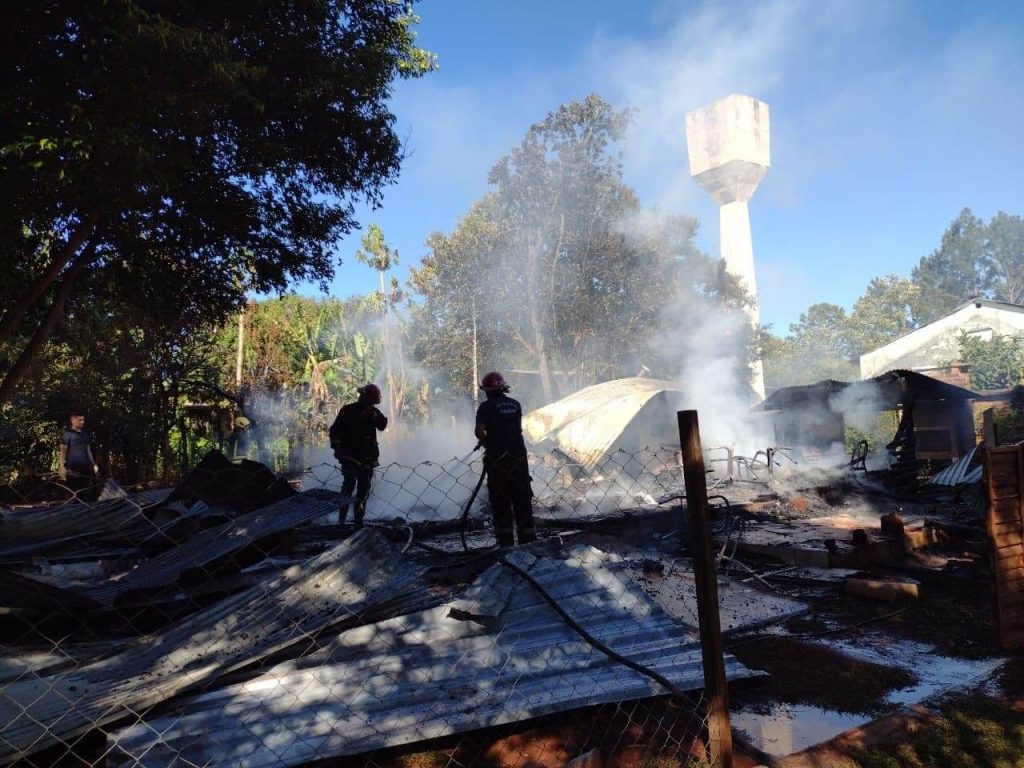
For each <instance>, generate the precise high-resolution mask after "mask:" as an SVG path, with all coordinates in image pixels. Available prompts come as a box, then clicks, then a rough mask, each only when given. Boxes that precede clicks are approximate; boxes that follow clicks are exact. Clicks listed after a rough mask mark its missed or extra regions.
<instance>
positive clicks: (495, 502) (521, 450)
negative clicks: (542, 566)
mask: <svg viewBox="0 0 1024 768" xmlns="http://www.w3.org/2000/svg"><path fill="white" fill-rule="evenodd" d="M480 389H482V390H483V391H484V392H486V393H487V399H486V400H485V401H484V402H482V403H480V407H479V408H477V411H476V430H475V434H476V437H477V439H478V440H479V441H480V442H481V443H483V446H484V448H485V450H486V453H485V454H484V466H485V467H487V493H488V495H489V496H490V500H491V516H492V518H493V519H494V536H495V538H496V539H497V540H498V546H499V547H511V546H513V545H515V543H516V541H515V533H516V532H517V531H518V534H519V543H520V544H529V543H530V542H531V541H536V540H537V531H536V529H535V528H534V524H533V488H531V487H530V466H529V464H528V462H527V457H526V443H525V442H523V408H522V406H521V405H519V402H518V401H517V400H513V399H512V398H511V397H509V396H508V395H507V394H505V393H506V392H508V389H509V388H508V385H507V384H506V383H505V379H504V378H502V375H501V374H500V373H497V372H492V373H488V374H487V375H486V376H484V379H483V381H482V382H480Z"/></svg>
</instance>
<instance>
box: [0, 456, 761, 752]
mask: <svg viewBox="0 0 1024 768" xmlns="http://www.w3.org/2000/svg"><path fill="white" fill-rule="evenodd" d="M482 469H483V464H482V457H481V456H480V455H479V454H471V455H470V456H469V457H467V458H465V459H461V460H458V459H453V460H451V461H447V462H440V463H434V462H424V463H422V464H418V465H415V466H403V465H400V464H389V465H387V466H381V467H378V468H377V469H376V472H375V476H374V480H373V484H372V489H371V493H370V496H369V499H368V503H367V508H366V516H365V520H364V525H363V526H361V527H358V528H357V527H355V526H354V525H352V524H346V525H342V524H340V523H339V519H340V518H339V509H341V508H342V507H344V506H347V505H348V504H349V502H350V501H351V499H349V498H348V497H347V496H343V495H342V494H341V493H340V491H339V489H340V487H341V473H340V470H339V468H338V467H336V466H334V465H328V464H324V465H320V466H315V467H312V468H310V469H308V470H306V471H305V472H303V473H301V474H300V475H298V476H295V477H292V478H288V479H283V478H280V477H277V476H275V475H274V474H273V473H271V472H270V471H269V470H267V469H266V468H265V467H263V466H262V465H259V464H256V463H255V462H248V461H241V462H234V463H233V462H229V461H228V460H227V459H225V458H224V457H222V456H220V455H219V454H211V456H209V457H207V458H206V459H204V461H203V462H201V463H200V464H199V466H198V467H197V468H196V469H195V470H194V471H193V472H192V473H191V474H189V475H188V476H187V477H185V478H184V479H183V480H182V482H180V483H179V484H178V485H176V486H175V487H173V488H163V489H153V490H145V491H133V492H125V491H124V490H123V489H121V488H119V487H118V486H117V485H116V483H113V482H111V481H107V482H105V483H97V484H96V485H93V486H88V487H84V488H81V487H80V488H77V489H73V488H72V487H71V486H70V485H69V484H68V483H62V482H60V481H59V480H58V479H57V478H53V479H52V480H49V481H47V482H44V483H40V484H39V485H38V486H35V487H33V488H31V489H27V490H26V489H24V488H22V489H19V490H17V491H15V489H13V488H6V489H0V495H2V498H0V502H2V505H3V506H2V507H0V764H4V765H8V764H16V765H19V766H40V767H42V766H57V765H59V766H64V765H68V766H71V765H90V766H175V768H178V767H179V766H221V765H225V766H227V765H230V766H236V765H237V766H242V765H244V766H307V765H324V766H326V765H331V766H359V767H360V768H362V767H363V766H374V767H379V768H392V767H400V768H435V767H436V768H447V767H448V766H464V767H466V768H477V767H480V768H483V767H485V766H486V767H487V768H497V767H499V766H501V767H504V766H509V767H511V766H542V767H543V768H556V766H557V767H559V768H560V767H561V766H564V765H566V764H568V763H569V762H570V761H573V760H576V761H577V765H580V764H582V765H586V766H609V767H613V768H620V767H621V768H627V767H628V768H662V767H663V768H676V767H677V766H679V767H685V766H702V765H708V764H710V763H709V761H710V760H711V755H712V752H713V750H712V749H711V747H712V744H711V741H710V739H712V738H714V736H711V737H709V722H708V716H707V706H706V704H705V694H704V675H703V671H702V654H701V641H700V637H699V632H698V629H697V627H698V623H699V622H698V611H697V600H696V594H695V586H694V580H693V578H692V576H693V573H692V569H691V568H690V567H689V565H688V563H689V560H688V557H689V553H687V552H686V551H685V546H684V540H683V537H682V525H681V523H682V520H683V514H682V508H681V507H680V506H679V504H680V501H679V499H680V497H681V496H682V495H683V494H684V491H683V479H682V468H681V464H680V457H679V449H678V448H676V449H673V448H657V449H645V450H643V451H639V452H635V453H629V454H627V453H621V452H620V453H612V454H609V455H608V456H607V457H605V459H604V460H602V461H601V462H600V463H598V464H597V465H596V466H595V467H593V468H591V469H589V470H585V469H584V467H583V466H582V465H580V464H579V463H574V462H572V461H570V460H568V459H567V458H566V457H565V456H562V455H560V454H557V453H552V454H548V455H544V456H531V457H530V463H529V471H530V475H531V477H532V488H533V493H534V499H533V514H534V518H535V521H536V524H537V533H538V540H537V541H536V542H535V543H532V544H529V545H527V546H520V547H513V548H508V547H505V548H498V547H496V546H495V537H494V533H495V532H494V526H493V521H492V518H491V514H490V510H489V499H488V491H487V486H486V484H484V483H482V482H481V473H482ZM477 489H479V490H478V492H476V493H475V491H477ZM348 522H349V523H351V518H348ZM725 670H726V675H727V677H728V678H729V679H736V678H740V677H744V676H747V675H750V674H752V673H751V671H750V670H747V669H745V668H744V667H743V666H742V665H741V664H740V663H739V662H738V661H736V660H735V659H733V658H732V657H726V658H725ZM712 731H713V729H712Z"/></svg>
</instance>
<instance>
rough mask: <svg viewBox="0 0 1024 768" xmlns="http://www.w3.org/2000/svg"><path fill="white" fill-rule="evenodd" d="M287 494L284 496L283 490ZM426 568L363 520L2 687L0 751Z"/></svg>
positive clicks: (296, 633) (263, 644)
mask: <svg viewBox="0 0 1024 768" xmlns="http://www.w3.org/2000/svg"><path fill="white" fill-rule="evenodd" d="M289 501H290V500H289ZM422 572H423V569H422V568H420V567H418V566H414V565H412V564H411V563H410V562H409V561H408V560H407V559H405V558H404V557H403V556H402V555H400V554H399V553H398V550H397V549H396V548H395V547H394V546H392V545H391V544H390V543H389V542H388V541H387V539H385V538H384V537H383V536H381V535H380V534H379V533H377V532H375V531H372V530H364V531H361V532H359V533H357V534H356V535H354V536H352V537H350V538H349V539H347V540H346V541H345V542H343V543H342V544H339V545H338V546H337V547H334V548H333V549H331V550H328V551H327V552H325V553H323V554H322V555H320V556H318V557H316V558H313V559H312V560H310V561H309V562H308V563H304V564H302V565H301V566H294V567H292V568H289V569H287V570H286V571H284V572H283V573H281V574H279V575H278V576H277V577H276V578H274V579H273V580H270V579H268V580H266V581H265V582H264V583H262V584H259V585H256V586H254V587H251V588H250V589H247V590H245V591H244V592H241V593H238V594H237V595H234V596H232V597H230V598H228V599H226V600H223V601H221V602H219V603H216V604H215V605H213V606H211V607H209V608H207V609H204V610H202V611H200V612H198V613H196V614H195V615H193V616H192V617H190V618H189V619H188V620H186V621H183V622H179V623H178V624H176V625H175V626H174V627H172V628H171V629H169V630H168V631H166V632H163V633H160V634H159V635H155V636H150V637H146V638H142V639H140V640H138V641H136V642H134V643H133V644H131V645H130V646H129V647H128V648H127V649H126V650H125V651H124V652H123V653H119V654H117V655H115V656H111V657H108V658H105V659H102V660H100V661H97V662H95V663H92V664H89V665H87V666H84V667H81V668H80V669H77V670H74V671H71V672H68V673H65V674H57V675H51V676H48V677H39V676H35V675H32V676H29V677H26V678H25V679H23V680H19V681H18V682H16V683H13V684H10V685H7V686H4V687H2V688H0V733H2V734H3V736H2V738H0V759H10V758H14V757H23V756H26V755H29V754H32V753H34V752H37V751H39V750H40V749H43V748H45V747H47V746H50V745H53V744H57V743H59V742H61V741H63V742H67V741H68V740H69V739H73V738H74V737H75V736H77V735H79V734H81V733H84V732H85V731H87V730H89V729H90V728H95V727H97V726H101V725H103V724H105V723H110V722H112V721H114V720H118V719H120V718H123V717H125V716H131V717H133V718H134V717H135V716H136V715H137V713H139V712H141V711H143V710H144V709H145V708H147V707H151V706H153V705H154V704H157V703H159V702H161V701H164V700H165V699H167V698H169V697H171V696H173V695H175V694H177V693H180V692H182V691H185V690H187V689H190V688H195V687H197V686H200V685H203V684H208V683H210V682H211V681H213V680H214V679H216V678H217V677H218V676H219V675H222V674H224V673H226V672H229V671H230V670H232V669H236V668H238V667H241V666H243V665H246V664H249V663H251V662H253V661H255V660H257V659H260V658H263V657H265V656H267V655H269V654H271V653H273V652H275V651H277V650H280V649H281V648H284V647H286V646H288V645H291V644H292V643H294V642H296V641H298V640H302V639H308V638H309V637H310V636H311V635H312V634H313V633H316V632H318V631H320V630H322V629H324V628H325V627H328V626H331V625H333V624H336V623H338V622H339V621H343V620H350V622H351V623H350V624H349V626H353V625H357V624H359V623H360V619H359V615H360V614H361V613H363V612H365V611H367V610H368V609H369V608H371V607H372V606H373V605H374V604H375V603H380V602H383V601H391V600H394V599H395V598H396V597H397V596H398V595H400V594H403V593H409V592H416V591H417V590H416V585H417V584H419V582H420V576H421V575H422Z"/></svg>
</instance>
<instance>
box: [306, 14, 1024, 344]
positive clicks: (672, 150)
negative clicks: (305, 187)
mask: <svg viewBox="0 0 1024 768" xmlns="http://www.w3.org/2000/svg"><path fill="white" fill-rule="evenodd" d="M416 8H417V12H418V13H419V15H420V16H421V17H422V23H421V25H420V28H419V32H420V37H419V43H420V44H421V45H422V46H423V47H426V48H428V49H430V50H433V51H435V52H436V53H437V54H438V58H439V62H440V69H439V71H437V72H435V73H433V74H431V75H429V76H428V77H426V78H424V79H422V80H417V81H411V82H402V83H399V84H398V86H397V87H396V89H395V94H394V98H393V107H394V111H395V114H396V116H397V118H398V120H397V128H398V131H399V133H400V135H402V136H403V137H404V138H405V139H406V144H407V152H408V153H409V157H408V159H407V160H406V161H405V163H404V165H403V168H402V173H401V175H400V178H399V179H398V181H397V183H396V184H395V185H393V186H391V187H389V188H388V189H387V190H386V192H385V195H384V200H383V205H382V207H381V208H379V209H378V210H376V211H369V210H366V209H365V208H360V209H359V219H360V221H361V223H363V224H364V225H365V224H368V223H371V222H375V223H377V224H379V225H380V226H381V227H382V228H383V229H384V232H385V235H386V236H387V238H388V240H389V241H390V242H391V243H392V245H394V246H396V247H397V248H398V250H399V252H400V254H401V262H402V263H401V266H400V267H399V270H398V273H397V274H398V276H399V277H400V278H401V279H403V280H404V278H405V277H406V275H407V268H408V266H409V265H411V264H416V263H417V262H418V261H419V260H420V258H421V257H422V256H423V254H424V252H425V248H424V246H423V242H424V240H425V239H426V237H427V235H428V234H429V233H430V232H431V231H433V230H442V231H450V230H451V229H452V228H453V227H454V225H455V223H456V221H457V220H458V218H459V217H460V216H461V215H462V214H463V213H464V212H465V211H466V210H467V209H468V207H469V205H470V203H471V202H472V201H473V200H475V199H477V198H478V197H480V195H481V194H483V193H484V191H485V190H486V178H487V172H488V170H489V169H490V167H491V166H492V165H493V163H494V162H495V161H496V160H497V159H498V158H499V157H501V156H502V155H503V154H505V153H506V152H507V151H508V150H509V149H510V148H511V147H512V146H514V145H515V144H516V143H517V142H518V141H519V139H520V138H521V137H522V136H523V134H524V133H525V131H526V130H527V129H528V127H529V126H530V124H531V123H533V122H536V121H538V120H540V119H542V118H543V117H544V115H545V114H546V113H547V112H548V111H550V110H551V109H554V108H556V107H557V106H558V105H559V104H561V103H564V102H567V101H571V100H573V99H577V98H582V97H583V96H585V95H586V94H588V93H590V92H596V93H599V94H600V95H602V96H603V97H604V98H606V99H607V100H609V101H610V102H612V103H613V104H615V105H616V106H619V107H626V106H630V107H634V108H636V109H637V110H638V112H637V118H636V123H635V125H634V128H633V131H632V133H631V136H630V138H629V140H628V142H627V144H626V146H625V151H624V161H625V163H624V165H625V176H626V181H627V182H628V183H630V184H631V185H632V186H634V187H635V188H636V189H637V191H638V192H639V194H640V197H641V200H642V201H643V203H644V205H647V206H655V207H658V208H660V209H662V210H667V211H676V212H681V213H687V214H690V215H693V216H696V217H697V218H698V219H699V220H700V222H701V232H700V236H699V245H700V246H701V247H702V248H704V249H705V250H707V251H709V252H711V253H716V252H717V232H718V223H717V221H718V220H717V210H716V208H715V206H714V205H713V203H712V202H711V201H710V199H709V198H708V197H707V196H706V195H705V194H704V193H703V192H702V191H701V190H700V188H699V187H698V186H697V185H696V183H695V182H694V181H693V180H692V179H690V177H689V171H688V168H687V163H686V144H685V139H684V130H683V116H684V114H685V113H686V112H687V111H689V110H691V109H693V108H695V107H698V106H701V105H703V104H706V103H709V102H711V101H714V100H716V99H718V98H720V97H722V96H725V95H728V94H730V93H736V92H739V93H746V94H749V95H751V96H755V97H757V98H759V99H761V100H763V101H766V102H767V103H768V104H769V106H770V109H771V131H772V168H771V170H770V171H769V173H768V175H767V177H766V178H765V180H764V181H763V182H762V184H761V186H760V188H759V189H758V191H757V193H756V194H755V196H754V198H753V200H752V201H751V206H750V209H751V224H752V229H753V239H754V253H755V261H756V265H757V280H758V288H759V293H760V300H761V319H762V321H763V322H767V323H771V324H772V325H773V329H774V330H775V331H776V332H785V331H786V330H787V329H788V326H789V324H790V323H791V322H793V321H794V320H796V319H797V317H798V316H799V314H800V312H801V311H803V310H804V309H806V307H807V306H808V305H809V304H812V303H814V302H819V301H829V302H834V303H837V304H840V305H843V306H845V307H847V308H849V307H850V306H851V305H852V303H853V302H854V301H855V300H856V299H857V297H858V296H859V295H860V294H861V293H862V291H863V290H864V288H865V286H866V285H867V283H868V282H869V281H870V280H871V278H872V277H875V276H878V275H883V274H888V273H896V274H902V275H908V274H909V273H910V270H911V269H912V268H913V266H914V264H916V263H917V261H918V260H919V259H920V258H921V257H922V256H924V255H926V254H928V253H929V252H931V251H932V250H933V249H934V248H935V247H936V246H937V245H938V243H939V240H940V237H941V235H942V232H943V231H944V229H945V228H946V226H947V225H948V224H949V222H950V221H951V220H952V219H953V218H954V217H955V216H956V214H957V213H958V212H959V210H960V209H961V208H962V207H964V206H967V207H970V208H972V209H973V210H974V212H975V213H976V214H978V215H981V216H983V217H985V218H986V219H987V218H989V217H990V216H991V215H992V214H994V213H995V212H996V211H998V210H1004V211H1008V212H1010V213H1017V214H1024V55H1022V53H1021V51H1022V49H1024V3H1019V2H980V1H979V2H962V3H952V2H941V1H940V0H932V1H927V2H926V1H922V2H910V1H909V0H908V1H907V2H883V1H882V0H875V1H872V2H867V1H866V0H837V1H834V2H830V1H829V0H769V1H768V2H717V3H698V2H686V1H685V0H677V1H676V2H665V3H661V2H642V1H638V2H635V3H628V2H624V1H623V0H614V1H613V0H588V1H587V2H584V1H583V0H571V1H570V0H558V1H555V0H547V1H546V2H539V1H538V0H517V2H503V3H499V2H487V1H486V0H423V2H421V3H419V4H418V5H417V7H416ZM359 236H360V233H358V232H356V233H354V234H353V235H351V236H350V237H348V238H346V239H345V240H343V241H341V242H339V243H338V255H339V257H340V258H341V259H342V261H343V263H342V264H341V266H339V267H338V269H337V276H336V278H335V280H334V283H333V285H332V286H331V292H332V293H334V294H337V295H348V294H352V293H357V292H364V291H370V290H373V289H374V287H375V286H376V278H375V276H374V274H373V273H371V271H370V270H369V268H367V267H365V266H364V265H361V264H359V263H357V262H356V261H355V259H354V258H353V254H354V253H355V251H356V249H357V248H358V241H359ZM300 290H302V291H303V292H310V291H312V290H313V289H312V288H309V287H307V288H305V289H300Z"/></svg>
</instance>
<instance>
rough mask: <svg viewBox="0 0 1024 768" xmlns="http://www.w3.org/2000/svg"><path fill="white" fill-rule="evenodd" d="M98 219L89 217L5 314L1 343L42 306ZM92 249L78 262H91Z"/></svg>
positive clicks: (0, 327)
mask: <svg viewBox="0 0 1024 768" xmlns="http://www.w3.org/2000/svg"><path fill="white" fill-rule="evenodd" d="M98 219H99V216H97V215H96V214H89V215H88V216H86V217H85V219H84V220H83V221H82V223H81V224H79V225H78V229H76V230H75V231H74V233H73V234H72V235H71V237H70V238H69V239H68V241H67V243H65V245H64V247H63V248H61V249H60V251H59V252H58V253H57V255H56V256H54V257H53V259H52V260H51V261H50V263H49V264H48V265H47V267H46V269H45V270H44V271H43V273H42V274H41V275H39V276H38V277H37V278H36V279H35V280H33V281H32V284H31V285H29V286H28V288H27V289H26V290H25V292H24V293H23V294H22V295H21V298H19V299H18V300H17V301H16V302H14V305H13V306H11V307H9V308H8V309H7V311H6V312H4V314H3V318H2V319H0V341H3V340H5V339H9V338H11V336H13V335H14V332H15V331H16V330H17V328H18V326H19V324H20V323H21V321H22V320H24V318H25V315H26V314H28V313H29V312H30V311H31V310H32V309H33V308H34V307H35V306H36V305H38V304H39V302H40V301H41V300H42V298H43V296H44V295H45V294H46V291H47V289H48V288H49V287H50V286H51V285H53V283H54V282H55V281H56V280H57V279H58V278H60V274H61V271H62V270H63V269H64V267H65V266H67V263H68V262H69V261H71V260H72V259H73V258H74V256H75V254H76V253H78V251H79V249H80V248H82V245H83V244H84V243H85V241H86V239H87V238H88V237H89V236H90V235H91V234H92V233H93V230H94V229H95V228H96V222H97V220H98ZM89 250H90V249H88V248H86V249H85V250H84V251H82V254H81V256H80V257H79V259H78V262H81V261H85V260H87V254H88V252H89ZM76 263H77V262H76ZM72 266H74V265H72Z"/></svg>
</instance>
